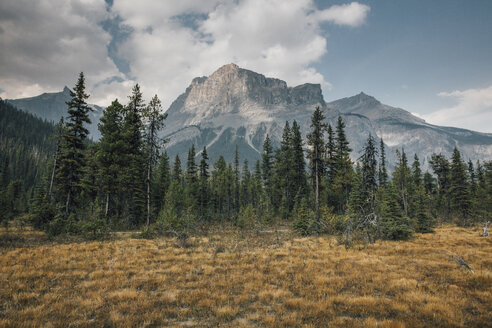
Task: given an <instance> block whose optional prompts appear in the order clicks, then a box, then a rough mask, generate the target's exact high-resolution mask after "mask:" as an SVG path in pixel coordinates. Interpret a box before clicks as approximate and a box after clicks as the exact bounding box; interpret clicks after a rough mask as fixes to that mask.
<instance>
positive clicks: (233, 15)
mask: <svg viewBox="0 0 492 328" xmlns="http://www.w3.org/2000/svg"><path fill="white" fill-rule="evenodd" d="M199 3H200V5H199V6H196V1H183V2H180V4H179V6H174V5H170V4H169V3H167V2H157V3H156V2H155V1H151V0H147V1H141V2H140V3H139V6H138V8H135V5H134V2H133V1H119V2H115V5H114V8H113V10H114V14H118V15H119V16H120V17H121V18H122V19H123V22H124V23H125V24H127V25H129V26H131V27H132V28H133V29H134V33H133V34H132V35H131V37H130V38H128V40H126V42H124V44H122V46H121V47H120V51H119V54H120V56H121V57H122V58H125V59H126V60H127V61H128V62H129V63H130V69H131V72H130V75H131V76H134V77H135V79H136V80H137V81H141V84H142V86H143V90H144V92H146V93H147V94H146V97H150V96H151V95H152V94H154V93H157V94H159V95H160V96H161V98H163V103H164V105H165V106H167V105H169V102H170V101H172V100H173V99H175V98H176V97H177V95H179V94H180V93H181V92H183V91H184V90H185V88H186V87H187V86H188V85H189V83H190V81H191V79H192V78H194V77H196V76H203V75H209V74H211V73H212V72H213V71H215V70H216V69H217V68H219V67H220V66H222V65H224V64H227V63H231V62H234V63H236V64H238V65H239V66H240V67H244V68H247V69H251V70H254V71H257V72H261V73H263V74H265V75H267V76H272V77H277V78H280V79H283V80H286V81H287V83H288V84H289V85H297V84H301V83H306V82H311V83H320V84H322V85H323V87H324V88H325V90H327V89H329V88H330V87H331V85H330V83H329V82H327V81H326V80H325V78H324V77H323V76H322V75H321V74H320V73H319V72H317V71H316V70H315V69H314V68H313V67H312V64H313V63H315V62H316V61H318V60H320V59H321V57H322V56H323V55H324V54H325V53H326V51H327V40H326V37H325V36H324V35H323V33H322V31H321V28H320V24H321V23H322V22H326V21H329V22H333V23H335V24H340V25H348V26H358V25H360V24H362V23H363V22H364V20H365V18H366V17H367V13H368V11H369V9H370V8H369V7H368V6H365V5H360V4H359V3H351V4H348V5H346V6H332V7H330V8H328V9H326V10H323V11H319V10H317V9H316V7H315V5H314V2H313V1H312V0H300V1H285V0H242V1H232V0H228V1H201V2H199ZM189 13H193V14H202V15H204V16H203V18H196V20H195V22H194V23H195V24H194V25H195V28H191V27H190V26H189V25H187V24H182V23H181V22H180V21H179V19H176V16H179V15H183V14H189ZM149 27H151V29H149ZM149 30H151V33H149Z"/></svg>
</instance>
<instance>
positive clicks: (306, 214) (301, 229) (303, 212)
mask: <svg viewBox="0 0 492 328" xmlns="http://www.w3.org/2000/svg"><path fill="white" fill-rule="evenodd" d="M292 227H293V228H294V230H295V231H297V232H298V233H299V234H301V235H303V236H309V235H312V234H315V233H318V232H319V230H320V226H319V222H318V220H317V219H316V215H315V213H314V212H313V211H312V210H311V209H309V208H308V206H307V203H306V199H302V201H301V203H300V204H299V206H298V208H297V209H296V210H295V211H294V221H293V223H292Z"/></svg>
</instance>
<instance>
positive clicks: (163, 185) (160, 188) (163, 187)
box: [154, 152, 181, 214]
mask: <svg viewBox="0 0 492 328" xmlns="http://www.w3.org/2000/svg"><path fill="white" fill-rule="evenodd" d="M178 160H179V157H178ZM180 166H181V164H180ZM180 169H181V167H180ZM178 180H179V179H178ZM170 185H171V167H170V165H169V157H168V156H167V152H163V153H162V154H161V158H160V160H159V167H158V169H157V177H156V183H155V192H154V203H155V208H156V214H159V212H160V211H161V210H162V208H163V207H164V204H165V196H166V193H167V191H168V189H169V186H170Z"/></svg>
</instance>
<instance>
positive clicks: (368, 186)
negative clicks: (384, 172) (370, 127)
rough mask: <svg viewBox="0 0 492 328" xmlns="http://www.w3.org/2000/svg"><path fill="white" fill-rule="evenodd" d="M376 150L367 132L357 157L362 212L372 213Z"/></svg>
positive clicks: (375, 185) (375, 181)
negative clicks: (360, 176)
mask: <svg viewBox="0 0 492 328" xmlns="http://www.w3.org/2000/svg"><path fill="white" fill-rule="evenodd" d="M377 154H378V152H377V149H376V141H375V140H374V138H373V137H372V135H370V134H369V137H368V138H367V142H366V145H365V146H364V153H363V154H362V156H361V157H360V158H359V160H360V162H361V163H362V185H361V192H362V195H363V200H364V205H363V208H364V213H365V214H366V215H367V214H369V213H374V211H375V207H376V204H375V200H376V189H377V186H378V185H377V170H378V163H377V160H376V156H377Z"/></svg>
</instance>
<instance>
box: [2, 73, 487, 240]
mask: <svg viewBox="0 0 492 328" xmlns="http://www.w3.org/2000/svg"><path fill="white" fill-rule="evenodd" d="M71 98H72V99H71V100H70V101H69V102H67V110H68V116H67V119H66V120H65V121H64V120H63V119H61V120H60V122H58V123H57V124H56V125H53V124H51V123H49V122H46V121H42V120H40V119H38V118H36V117H34V116H33V115H31V114H28V113H25V112H22V111H20V110H18V109H16V108H15V107H13V106H12V105H10V104H8V103H6V102H3V101H1V100H0V220H1V223H2V225H4V226H5V227H6V228H8V226H9V224H11V222H12V221H13V220H17V221H21V222H22V223H23V224H30V225H32V226H33V227H34V228H36V229H39V230H43V231H45V232H46V233H47V234H48V235H49V236H51V237H55V236H59V235H79V236H83V237H84V238H90V239H95V238H104V237H107V236H109V234H110V233H111V232H114V231H121V230H133V231H141V232H142V233H141V234H139V236H141V237H145V238H152V237H156V236H161V235H172V236H177V237H178V238H179V239H182V240H184V239H186V238H188V236H190V235H193V234H198V233H200V231H203V229H207V227H209V226H212V225H217V226H223V225H227V226H232V227H235V228H237V229H244V230H252V229H262V228H264V227H271V228H272V229H273V230H274V231H277V229H278V227H279V226H286V225H288V226H291V227H292V228H293V229H294V230H295V231H296V232H297V233H299V234H301V235H313V234H334V235H338V236H340V241H341V242H343V243H345V244H346V245H351V244H352V243H353V242H354V241H357V240H363V241H365V242H368V243H374V242H375V241H376V240H378V239H388V240H405V239H409V238H411V237H412V235H413V233H415V232H418V233H428V232H433V228H434V227H435V226H436V225H437V224H438V223H455V224H457V225H459V226H470V225H477V224H480V225H483V224H485V223H486V222H489V221H490V220H491V216H492V161H486V162H482V163H481V162H479V161H476V162H473V161H472V160H469V161H468V162H466V161H465V160H464V159H463V158H462V156H461V154H460V151H459V149H457V148H455V149H454V152H453V154H452V155H451V157H450V158H447V157H446V156H444V155H442V154H434V155H433V156H432V159H431V161H430V163H431V168H432V172H423V171H422V170H421V166H420V161H419V158H418V154H413V159H409V158H408V156H407V154H406V153H405V151H404V149H400V150H398V151H397V163H395V169H394V171H393V172H389V170H388V169H387V167H388V163H387V160H386V154H385V146H384V140H382V139H379V140H378V139H375V138H374V136H371V135H368V136H367V141H366V144H365V146H364V148H363V149H361V150H353V149H351V148H350V143H349V140H347V138H346V135H345V124H344V122H343V120H342V119H341V118H340V117H339V119H338V122H337V124H336V126H331V125H327V124H326V123H325V122H324V119H325V118H324V116H323V113H322V111H321V110H320V109H319V108H316V109H315V111H314V112H313V116H312V121H311V130H310V133H309V134H308V135H307V138H306V140H303V138H302V136H301V133H300V129H299V126H298V124H297V122H296V121H293V122H291V123H289V122H286V123H285V127H284V130H283V136H282V141H281V144H280V146H279V147H278V148H276V149H274V147H273V146H272V144H271V141H270V138H269V137H268V135H267V137H266V139H265V141H264V144H263V150H262V159H261V161H260V160H258V161H257V162H255V163H248V161H247V160H245V161H244V162H242V163H241V162H240V154H239V153H238V151H237V149H236V153H235V160H234V161H233V162H232V163H227V162H226V161H225V160H224V158H223V157H220V158H219V160H218V161H217V162H215V163H209V159H208V156H207V149H206V147H204V148H203V149H200V150H196V149H195V147H194V146H192V147H191V148H190V149H189V152H188V154H187V158H186V159H184V158H183V159H181V158H180V157H179V156H176V157H175V158H174V159H170V158H169V157H168V156H167V153H166V151H165V145H166V140H163V139H161V138H160V137H159V135H160V133H159V132H160V130H161V129H162V128H163V126H164V124H165V122H166V121H165V120H166V116H167V114H165V113H163V108H162V105H161V102H160V100H159V98H158V97H157V95H156V96H154V97H153V98H152V100H151V101H150V102H149V103H148V104H145V102H144V100H143V96H142V92H141V90H140V87H139V85H138V84H137V85H135V86H134V87H133V89H132V94H131V95H130V96H129V97H128V98H129V99H128V102H127V103H126V104H122V103H120V102H119V100H118V99H116V100H114V101H113V102H112V104H111V105H110V106H108V107H107V108H106V109H105V110H104V114H103V117H102V118H101V121H100V123H99V131H100V133H101V139H100V140H99V141H97V142H92V141H91V140H89V139H88V130H87V128H86V126H87V124H88V123H90V119H89V115H88V113H89V111H91V108H90V107H89V106H88V104H87V99H88V98H89V95H88V94H87V93H86V91H85V78H84V75H83V73H80V75H79V78H78V80H77V83H76V85H75V87H74V89H73V91H71ZM352 151H360V152H359V153H360V157H359V158H358V160H357V161H356V162H355V163H354V162H353V161H352V160H351V159H350V156H349V155H350V153H351V152H352ZM197 154H198V155H197ZM182 160H183V162H182ZM7 231H8V230H7Z"/></svg>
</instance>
